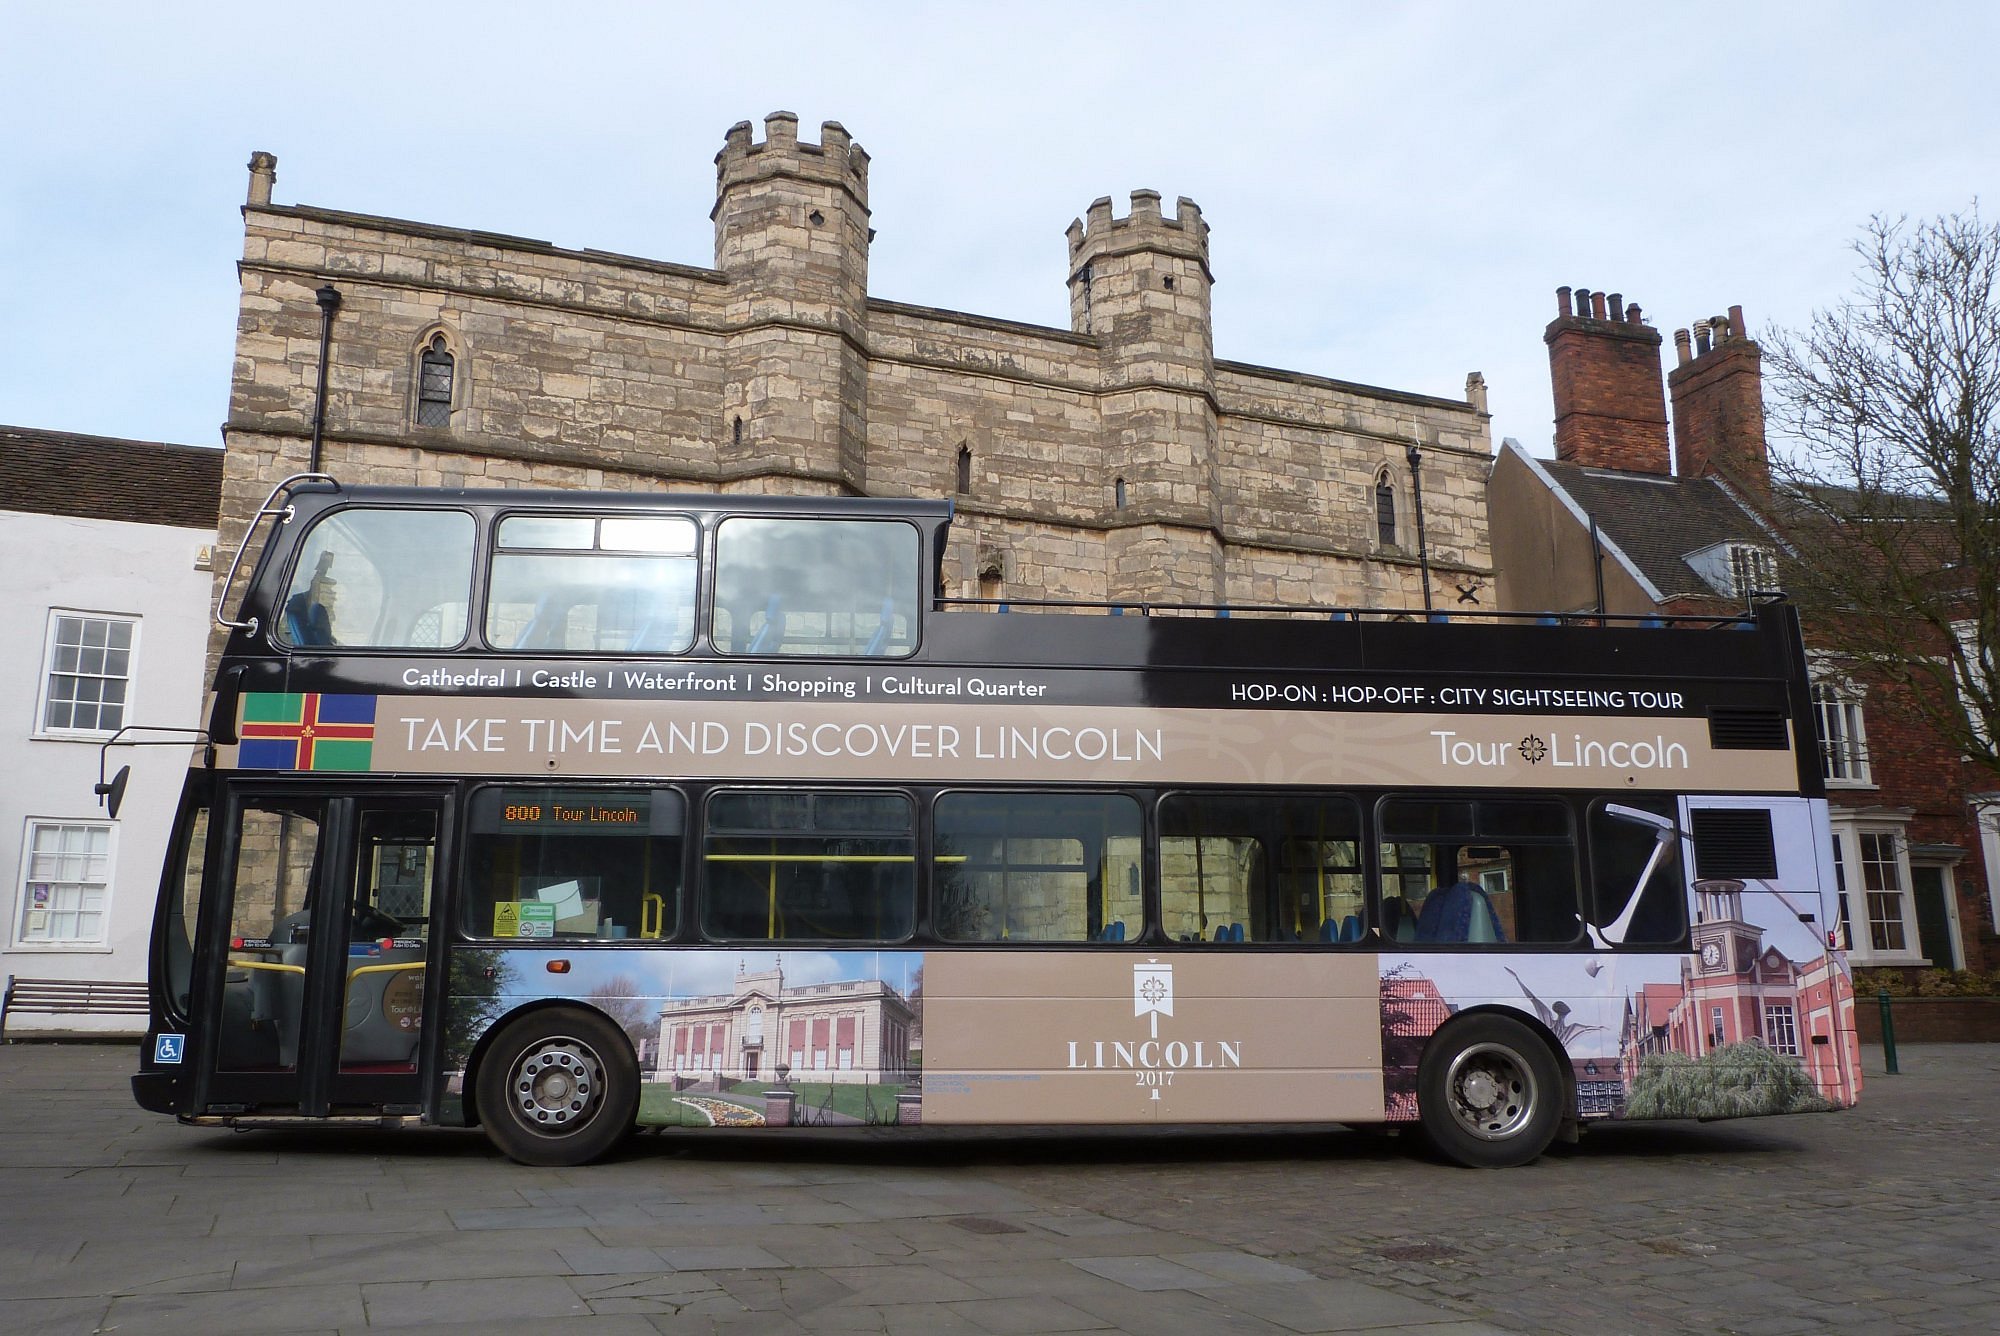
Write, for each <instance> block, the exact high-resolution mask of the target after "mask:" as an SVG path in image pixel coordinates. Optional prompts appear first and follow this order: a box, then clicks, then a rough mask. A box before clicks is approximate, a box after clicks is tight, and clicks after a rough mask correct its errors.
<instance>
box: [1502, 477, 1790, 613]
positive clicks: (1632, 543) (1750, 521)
mask: <svg viewBox="0 0 2000 1336" xmlns="http://www.w3.org/2000/svg"><path fill="white" fill-rule="evenodd" d="M1535 462H1536V463H1538V464H1540V465H1541V466H1542V468H1544V469H1546V470H1547V471H1548V474H1549V476H1550V477H1551V478H1553V479H1555V481H1556V485H1557V486H1559V487H1561V488H1562V489H1563V490H1564V491H1565V492H1567V493H1569V496H1570V499H1571V500H1573V501H1575V502H1576V503H1577V505H1578V506H1580V507H1582V508H1583V510H1584V511H1585V513H1587V514H1590V515H1593V516H1595V517H1596V519H1597V530H1598V532H1599V533H1600V534H1602V535H1603V536H1604V537H1606V538H1608V539H1610V540H1611V542H1613V543H1615V544H1616V545H1617V546H1618V547H1619V549H1620V550H1622V551H1623V552H1624V553H1625V555H1626V556H1628V557H1630V558H1631V560H1632V563H1633V564H1634V565H1636V566H1637V567H1638V568H1639V570H1640V571H1641V572H1642V573H1643V574H1644V575H1645V577H1646V578H1647V579H1648V580H1651V581H1652V582H1653V585H1654V587H1655V588H1657V589H1658V590H1659V591H1660V594H1661V596H1662V597H1664V598H1678V597H1687V596H1704V597H1710V598H1712V597H1714V596H1715V590H1714V589H1713V588H1711V587H1710V586H1709V584H1708V582H1707V581H1705V580H1703V579H1702V578H1701V577H1700V576H1699V575H1697V574H1695V571H1694V568H1693V567H1692V566H1689V565H1688V564H1687V561H1686V560H1685V558H1686V557H1687V555H1688V554H1689V553H1691V552H1699V551H1701V550H1703V549H1704V548H1710V547H1713V546H1715V545H1716V544H1717V543H1756V544H1758V545H1760V546H1763V547H1776V546H1777V545H1778V544H1777V542H1776V540H1775V539H1774V538H1773V536H1772V535H1771V533H1770V531H1769V530H1767V529H1766V528H1765V527H1764V526H1763V525H1762V524H1761V523H1760V522H1759V521H1758V520H1757V518H1756V517H1755V516H1754V515H1752V514H1751V513H1750V512H1749V511H1748V510H1746V509H1745V508H1744V506H1743V504H1742V502H1740V501H1738V500H1737V499H1736V496H1735V494H1734V493H1732V492H1731V491H1730V490H1729V489H1728V488H1727V487H1726V486H1724V485H1723V484H1722V483H1721V482H1719V481H1717V480H1716V479H1714V478H1669V477H1663V476H1661V475H1660V474H1657V473H1627V472H1623V471H1620V470H1617V469H1600V468H1587V467H1584V466H1583V465H1580V464H1572V463H1566V462H1564V461H1562V460H1556V459H1541V460H1537V461H1535Z"/></svg>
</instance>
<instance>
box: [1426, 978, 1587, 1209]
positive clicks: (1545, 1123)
mask: <svg viewBox="0 0 2000 1336" xmlns="http://www.w3.org/2000/svg"><path fill="white" fill-rule="evenodd" d="M1568 1067H1569V1062H1568V1058H1567V1057H1566V1055H1565V1054H1564V1050H1563V1048H1562V1046H1561V1044H1559V1043H1558V1042H1557V1041H1556V1038H1555V1036H1554V1035H1552V1034H1550V1033H1549V1031H1548V1029H1547V1027H1545V1026H1542V1025H1539V1024H1537V1023H1536V1022H1535V1021H1534V1020H1533V1019H1531V1018H1529V1017H1527V1016H1524V1015H1522V1014H1520V1013H1518V1012H1515V1011H1511V1010H1508V1009H1505V1008H1500V1007H1489V1008H1480V1009H1478V1010H1473V1011H1467V1012H1463V1013H1461V1014H1459V1015H1457V1016H1454V1017H1453V1018H1452V1019H1451V1020H1450V1021H1449V1022H1447V1023H1446V1024H1444V1025H1441V1026H1439V1027H1438V1028H1437V1030H1436V1031H1435V1032H1433V1033H1432V1035H1431V1037H1430V1039H1429V1040H1428V1041H1427V1042H1426V1043H1425V1045H1424V1053H1423V1058H1422V1059H1421V1062H1420V1065H1419V1067H1418V1070H1417V1112H1418V1116H1419V1118H1420V1119H1421V1121H1422V1124H1423V1129H1424V1134H1425V1136H1427V1137H1428V1138H1429V1139H1430V1142H1431V1144H1432V1145H1433V1146H1435V1147H1436V1148H1437V1150H1438V1152H1439V1153H1440V1154H1442V1155H1443V1156H1445V1157H1446V1158H1447V1159H1449V1160H1452V1161H1453V1162H1455V1163H1457V1164H1462V1165H1465V1166H1467V1167H1468V1168H1475V1169H1500V1168H1510V1167H1513V1166H1516V1165H1523V1164H1527V1163H1529V1162H1530V1161H1532V1160H1534V1159H1536V1158H1537V1157H1539V1156H1540V1155H1541V1154H1542V1152H1543V1151H1545V1150H1547V1149H1548V1147H1549V1145H1550V1144H1551V1143H1552V1142H1553V1141H1555V1140H1556V1138H1557V1137H1558V1136H1559V1135H1563V1134H1564V1133H1565V1132H1566V1130H1568V1129H1569V1128H1570V1127H1571V1126H1572V1125H1573V1123H1574V1109H1575V1105H1576V1096H1575V1093H1574V1091H1573V1088H1572V1079H1573V1078H1572V1075H1571V1073H1570V1072H1569V1070H1568Z"/></svg>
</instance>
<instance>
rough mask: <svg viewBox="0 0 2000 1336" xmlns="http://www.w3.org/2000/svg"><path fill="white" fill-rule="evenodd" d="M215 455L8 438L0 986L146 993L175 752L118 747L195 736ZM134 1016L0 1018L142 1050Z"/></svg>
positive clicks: (2, 515) (12, 1026)
mask: <svg viewBox="0 0 2000 1336" xmlns="http://www.w3.org/2000/svg"><path fill="white" fill-rule="evenodd" d="M221 479H222V452H221V451H220V450H204V449H197V448H194V447H191V446H178V445H161V444H154V443H149V442H140V441H124V440H111V439H106V438H103V437H94V436H76V435H71V434H69V433H66V432H47V431H35V430H30V429H27V428H21V427H0V878H4V880H0V912H4V914H5V919H4V924H0V974H4V975H7V976H15V977H20V978H32V979H102V980H115V981H138V980H142V979H144V978H145V977H146V951H147V938H148V934H149V932H150V928H151V920H152V909H153V903H154V900H155V897H156V891H157V889H158V886H159V880H160V865H161V861H162V859H163V857H164V855H165V853H166V846H167V840H168V836H169V827H170V825H171V822H172V819H173V812H174V805H175V801H176V799H177V798H178V796H179V794H180V788H181V777H182V775H183V774H184V773H185V771H186V769H187V763H188V756H189V752H188V750H187V749H186V748H184V747H147V748H140V749H125V748H117V749H114V750H113V751H112V753H111V755H110V757H109V758H108V762H107V764H108V768H109V770H110V771H112V772H115V771H116V770H117V769H118V767H120V766H122V765H127V764H129V765H130V766H131V767H132V776H131V781H130V785H129V787H128V788H127V790H126V794H125V800H124V805H123V807H122V808H121V810H120V814H119V816H118V818H117V819H116V820H114V819H112V818H111V817H110V815H109V814H108V813H107V812H106V811H105V810H104V807H103V806H102V805H101V803H100V802H99V800H98V798H97V796H96V795H95V794H94V793H93V791H92V786H93V785H94V784H96V782H97V778H98V759H99V750H100V747H101V744H102V743H103V742H104V740H105V739H106V738H109V737H110V736H111V735H112V734H113V733H114V732H116V731H117V729H118V728H120V727H121V726H125V725H131V724H146V725H175V726H181V727H192V726H194V725H197V724H199V723H200V722H201V720H200V717H199V716H200V712H201V701H202V692H203V671H204V662H203V659H204V653H205V651H206V649H207V642H208V626H209V620H208V615H209V600H210V598H211V596H212V594H213V584H212V578H211V576H210V573H209V570H208V565H209V561H208V555H209V551H210V549H211V548H212V546H213V544H214V542H215V515H216V510H217V506H218V501H219V493H220V488H221ZM144 1028H145V1018H144V1017H143V1016H136V1015H130V1016H128V1015H97V1016H85V1015H40V1014H35V1013H26V1012H23V1013H15V1014H10V1015H9V1016H8V1017H7V1035H8V1037H9V1038H15V1037H23V1036H29V1035H33V1034H37V1033H41V1034H59V1033H107V1034H117V1033H132V1034H136V1033H139V1032H142V1031H143V1030H144Z"/></svg>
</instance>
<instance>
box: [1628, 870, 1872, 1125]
mask: <svg viewBox="0 0 2000 1336" xmlns="http://www.w3.org/2000/svg"><path fill="white" fill-rule="evenodd" d="M1694 890H1695V909H1696V915H1695V923H1694V927H1693V930H1692V934H1691V936H1692V942H1691V946H1692V949H1691V950H1690V951H1689V953H1688V955H1687V956H1686V957H1685V958H1684V959H1683V960H1682V962H1681V982H1680V988H1679V990H1678V995H1677V996H1676V993H1675V989H1674V987H1673V985H1671V984H1666V985H1648V986H1647V987H1646V988H1644V989H1643V990H1642V992H1641V995H1640V996H1636V997H1634V998H1633V999H1632V1002H1631V1004H1630V1005H1629V1006H1628V1007H1627V1009H1626V1025H1625V1031H1626V1033H1625V1035H1624V1036H1623V1038H1622V1041H1621V1047H1622V1048H1623V1050H1624V1052H1623V1055H1622V1056H1623V1058H1624V1063H1623V1065H1624V1066H1625V1068H1626V1071H1627V1077H1628V1080H1629V1079H1630V1078H1631V1076H1632V1075H1633V1074H1634V1073H1636V1071H1637V1069H1638V1065H1639V1060H1640V1058H1642V1057H1643V1056H1644V1055H1645V1054H1646V1053H1648V1052H1654V1053H1658V1052H1668V1053H1681V1054H1685V1055H1687V1056H1688V1057H1691V1058H1700V1057H1703V1056H1704V1055H1706V1054H1709V1053H1713V1052H1715V1051H1716V1050H1717V1049H1719V1048H1723V1047H1725V1046H1727V1045H1730V1044H1741V1043H1746V1042H1748V1043H1760V1044H1763V1045H1764V1046H1765V1047H1767V1048H1769V1049H1771V1050H1772V1051H1773V1052H1776V1053H1782V1054H1784V1055H1785V1056H1787V1057H1790V1058H1795V1059H1797V1060H1798V1062H1799V1063H1800V1065H1801V1066H1803V1067H1804V1068H1805V1069H1806V1071H1807V1073H1808V1074H1809V1075H1810V1076H1811V1077H1812V1078H1813V1084H1814V1085H1815V1086H1816V1087H1818V1089H1819V1091H1820V1093H1821V1094H1823V1095H1824V1096H1826V1097H1827V1098H1828V1099H1829V1100H1832V1101H1834V1102H1836V1103H1842V1104H1845V1103H1848V1102H1851V1101H1852V1100H1853V1098H1854V1096H1855V1095H1856V1094H1857V1093H1858V1091H1859V1078H1858V1075H1857V1074H1856V1073H1854V1072H1852V1071H1850V1070H1848V1068H1847V1066H1846V1064H1845V1063H1844V1062H1843V1061H1842V1057H1841V1053H1842V1046H1841V1045H1840V1044H1838V1043H1836V1042H1835V1040H1834V1037H1835V1035H1837V1034H1838V1033H1840V1032H1841V1031H1844V1030H1849V1029H1852V1028H1853V1025H1854V1016H1853V1010H1854V1001H1853V994H1852V989H1851V988H1839V987H1836V986H1835V971H1836V970H1838V969H1841V968H1844V967H1843V966H1841V965H1838V964H1836V963H1835V961H1834V960H1833V958H1832V957H1831V956H1829V955H1828V954H1826V953H1824V952H1822V953H1820V954H1819V955H1818V956H1816V957H1815V958H1813V959H1811V960H1808V961H1805V962H1799V961H1795V960H1793V959H1791V958H1790V957H1789V956H1787V955H1786V954H1785V953H1784V952H1783V951H1780V950H1779V949H1778V948H1777V947H1775V946H1771V945H1768V944H1767V943H1766V942H1765V940H1764V929H1763V928H1762V927H1760V926H1758V925H1757V924H1756V923H1754V922H1751V921H1750V920H1749V919H1747V918H1746V917H1745V916H1744V912H1743V894H1744V883H1742V882H1740V881H1736V880H1726V879H1713V880H1706V881H1698V882H1696V883H1695V885H1694ZM1778 898H1779V900H1780V901H1783V902H1785V904H1786V907H1787V908H1793V909H1794V911H1795V912H1796V910H1795V907H1793V906H1791V905H1790V904H1789V902H1788V901H1785V897H1783V896H1782V895H1780V896H1778ZM1801 917H1802V918H1803V916H1801ZM1837 1013H1838V1014H1837Z"/></svg>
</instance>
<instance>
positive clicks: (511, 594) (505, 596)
mask: <svg viewBox="0 0 2000 1336" xmlns="http://www.w3.org/2000/svg"><path fill="white" fill-rule="evenodd" d="M698 536H699V534H698V531H697V530H696V528H695V524H694V521H693V520H690V519H688V518H686V517H685V516H680V515H658V516H653V515H648V516H630V517H602V518H592V517H591V516H588V515H510V516H508V517H507V518H506V519H503V520H501V521H500V526H499V531H498V533H497V535H496V538H495V543H494V546H495V549H496V550H495V551H494V554H493V582H492V588H491V589H490V590H489V591H488V596H487V603H486V639H487V641H488V642H489V643H490V644H492V645H493V647H494V648H496V649H519V650H536V651H540V652H542V653H556V654H577V653H580V654H679V653H682V652H683V651H685V650H686V649H687V648H688V646H690V645H692V644H693V643H694V602H695V594H694V591H695V562H696V558H695V547H696V540H697V538H698Z"/></svg>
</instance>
